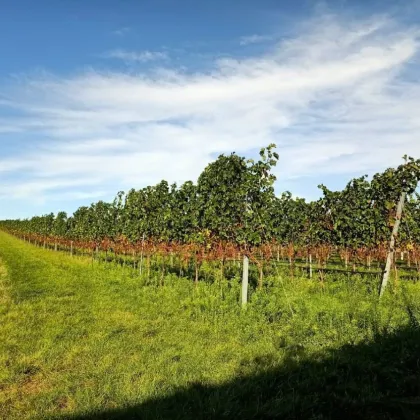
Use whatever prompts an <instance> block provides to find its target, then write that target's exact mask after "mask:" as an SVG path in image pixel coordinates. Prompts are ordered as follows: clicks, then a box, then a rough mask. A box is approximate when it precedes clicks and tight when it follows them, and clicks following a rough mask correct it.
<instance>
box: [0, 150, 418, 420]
mask: <svg viewBox="0 0 420 420" xmlns="http://www.w3.org/2000/svg"><path fill="white" fill-rule="evenodd" d="M278 158H279V156H278V155H277V154H276V152H275V147H274V145H270V146H268V147H267V148H265V149H262V150H261V152H260V157H259V159H258V160H256V161H253V160H247V159H245V158H243V157H240V156H238V155H236V154H234V153H233V154H231V155H229V156H224V155H222V156H220V157H219V158H218V159H217V160H215V161H214V162H213V163H211V164H209V165H208V166H207V167H206V168H205V169H204V171H203V172H202V174H201V175H200V176H199V178H198V180H197V182H196V183H193V182H186V183H184V184H183V185H180V186H177V185H175V184H174V185H171V186H170V185H169V184H168V183H167V182H165V181H162V182H160V183H159V184H157V185H156V186H153V187H146V188H142V189H140V190H134V189H133V190H131V191H129V192H128V193H123V192H120V193H118V194H117V197H116V198H115V199H114V201H113V202H112V203H106V202H103V201H99V202H98V203H95V204H92V205H91V206H90V207H80V208H79V209H77V210H76V211H75V212H74V214H73V215H71V216H68V215H67V214H66V213H65V212H59V213H58V214H56V215H55V214H47V215H44V216H36V217H33V218H31V219H26V220H5V221H2V222H0V337H1V340H0V419H3V418H4V419H7V420H9V419H10V420H14V419H16V420H17V419H19V420H23V419H28V420H29V419H30V420H33V419H39V420H41V419H51V420H67V419H73V420H77V419H78V420H93V419H106V420H110V419H115V420H117V419H120V420H121V419H144V420H155V419H161V420H166V419H167V420H169V419H170V420H173V419H179V420H186V419H187V420H189V419H191V420H197V419H199V420H200V419H202V420H208V419H215V420H216V419H221V418H229V419H230V418H232V419H248V420H255V419H273V418H282V419H283V418H284V419H313V420H331V419H337V418H340V419H352V420H354V419H359V420H362V419H363V420H364V419H369V420H383V419H385V418H386V419H392V420H397V419H401V418H408V419H417V418H420V403H419V395H420V394H419V383H420V382H419V377H420V373H419V366H420V361H419V354H420V304H419V302H420V282H419V281H418V280H419V279H420V196H419V195H418V194H417V193H416V188H417V184H418V181H419V179H420V161H418V160H414V159H412V158H409V157H405V158H404V163H403V164H401V165H400V166H399V167H397V168H390V169H387V170H385V171H384V172H382V173H378V174H376V175H374V176H373V177H372V178H368V177H367V176H361V177H359V178H356V179H353V180H351V181H350V182H349V183H348V184H347V185H346V187H345V188H344V189H343V190H342V191H331V190H329V189H328V188H327V187H325V186H324V185H320V193H321V194H320V195H321V197H320V198H319V199H318V200H316V201H312V202H307V201H305V200H304V199H301V198H295V197H293V196H292V194H291V193H289V192H286V193H283V194H281V195H280V196H277V195H276V194H275V188H274V187H275V181H276V179H275V176H274V175H273V168H274V166H275V165H276V164H277V162H278ZM387 284H388V286H387ZM378 294H379V296H380V297H381V299H378ZM239 302H240V303H241V305H239ZM245 308H246V309H245Z"/></svg>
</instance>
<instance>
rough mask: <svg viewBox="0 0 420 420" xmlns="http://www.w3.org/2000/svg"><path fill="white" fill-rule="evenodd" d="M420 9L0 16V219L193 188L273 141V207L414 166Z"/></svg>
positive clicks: (344, 5)
mask: <svg viewBox="0 0 420 420" xmlns="http://www.w3.org/2000/svg"><path fill="white" fill-rule="evenodd" d="M419 18H420V2H419V1H415V0H414V1H410V0H408V1H407V0H404V1H369V0H365V1H344V0H338V1H330V2H328V1H324V2H314V1H295V2H291V1H278V0H277V1H274V0H259V1H255V0H241V1H233V0H232V1H220V0H216V1H212V2H208V1H206V2H204V1H197V0H196V1H185V0H177V1H175V0H173V1H169V0H157V1H131V0H120V1H116V0H114V1H111V0H105V1H104V0H101V1H99V0H90V1H89V0H86V1H81V0H61V1H53V0H50V1H45V0H38V1H37V2H34V1H30V0H25V1H23V0H14V1H7V0H5V1H3V2H1V13H0V28H1V36H0V57H1V59H0V145H1V148H0V218H15V217H28V216H32V215H34V214H43V213H47V212H51V211H53V212H57V211H59V210H66V211H68V212H72V211H74V210H75V209H76V208H77V207H78V206H80V205H82V204H89V203H91V202H93V201H97V200H99V199H105V200H111V199H112V198H113V197H114V196H115V194H116V193H117V192H118V191H119V190H128V189H130V188H133V187H134V188H140V187H143V186H145V185H149V184H153V183H156V182H159V181H160V180H161V179H167V180H168V181H169V182H183V181H186V180H188V179H193V180H195V179H196V178H197V176H198V175H199V173H200V172H201V170H202V169H203V168H204V167H205V165H206V164H208V163H209V162H210V161H211V160H212V159H214V158H215V157H216V156H217V155H218V154H220V153H229V152H231V151H236V152H237V153H239V154H242V155H245V156H250V157H252V156H254V155H255V154H256V151H257V150H258V149H259V148H260V147H263V146H266V145H268V144H269V143H271V142H274V143H276V144H277V146H278V153H279V155H280V161H279V164H278V167H277V168H276V171H275V172H276V175H277V177H278V181H277V185H276V189H277V191H278V192H281V191H283V190H286V189H287V190H290V191H292V192H293V193H294V194H295V195H298V196H304V197H307V198H309V199H311V198H316V197H317V195H318V190H317V185H318V184H320V183H324V184H326V185H327V186H329V187H330V188H341V187H342V186H343V185H344V184H345V183H346V181H347V180H349V179H350V178H351V177H354V176H360V175H362V174H365V173H366V174H372V173H374V172H376V171H379V170H383V169H384V168H386V167H388V166H391V165H398V164H399V163H400V162H401V156H402V155H404V154H406V153H407V154H409V155H413V156H415V157H420V137H419V131H420V130H419V129H420V117H419V116H418V109H420V83H419V77H420V75H419V72H418V68H419V60H418V58H419V49H420V46H419V33H420V32H419V30H420V24H419V23H418V22H420V19H419Z"/></svg>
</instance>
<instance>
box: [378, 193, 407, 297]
mask: <svg viewBox="0 0 420 420" xmlns="http://www.w3.org/2000/svg"><path fill="white" fill-rule="evenodd" d="M406 195H407V193H406V192H403V193H401V197H400V201H399V202H398V207H397V214H396V216H395V223H394V227H393V229H392V234H391V240H390V241H389V248H388V255H387V257H386V265H385V270H384V274H383V276H382V282H381V288H380V291H379V297H380V298H381V297H382V295H383V294H384V292H385V289H386V286H387V285H388V280H389V275H390V273H391V267H392V261H393V259H394V253H395V240H396V238H397V235H398V230H399V227H400V223H401V216H402V212H403V208H404V202H405V197H406Z"/></svg>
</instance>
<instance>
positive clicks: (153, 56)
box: [103, 50, 168, 63]
mask: <svg viewBox="0 0 420 420" xmlns="http://www.w3.org/2000/svg"><path fill="white" fill-rule="evenodd" d="M103 57H104V58H116V59H118V60H123V61H126V62H142V63H145V62H147V61H154V60H166V59H167V58H168V54H167V53H166V52H162V51H147V50H146V51H140V52H136V51H125V50H112V51H108V52H106V53H105V54H103Z"/></svg>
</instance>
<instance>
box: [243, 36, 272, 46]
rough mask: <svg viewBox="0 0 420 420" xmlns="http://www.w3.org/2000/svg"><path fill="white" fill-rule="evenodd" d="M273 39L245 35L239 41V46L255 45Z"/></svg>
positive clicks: (270, 37)
mask: <svg viewBox="0 0 420 420" xmlns="http://www.w3.org/2000/svg"><path fill="white" fill-rule="evenodd" d="M272 39H273V37H272V36H270V35H258V34H254V35H247V36H243V37H241V38H240V40H239V45H249V44H257V43H260V42H265V41H271V40H272Z"/></svg>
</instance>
